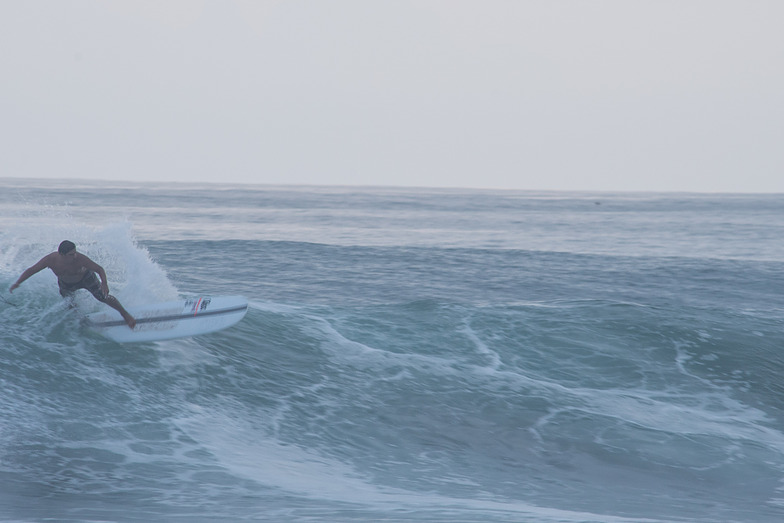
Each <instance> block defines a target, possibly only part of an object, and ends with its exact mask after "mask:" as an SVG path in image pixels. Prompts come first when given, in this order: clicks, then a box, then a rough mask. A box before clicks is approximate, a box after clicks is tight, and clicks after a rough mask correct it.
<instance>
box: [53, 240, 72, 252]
mask: <svg viewBox="0 0 784 523" xmlns="http://www.w3.org/2000/svg"><path fill="white" fill-rule="evenodd" d="M75 250H76V244H74V242H72V241H69V240H64V241H62V242H61V243H60V246H59V247H58V248H57V252H59V253H60V254H61V255H62V256H65V255H66V254H69V253H70V252H71V251H75Z"/></svg>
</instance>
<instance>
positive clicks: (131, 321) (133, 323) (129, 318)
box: [125, 314, 136, 329]
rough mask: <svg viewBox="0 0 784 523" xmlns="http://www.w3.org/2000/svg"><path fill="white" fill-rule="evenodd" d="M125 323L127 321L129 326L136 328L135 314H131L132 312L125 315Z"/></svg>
mask: <svg viewBox="0 0 784 523" xmlns="http://www.w3.org/2000/svg"><path fill="white" fill-rule="evenodd" d="M125 323H127V324H128V326H129V327H130V328H131V329H133V328H135V327H136V320H135V319H134V317H133V316H131V315H130V314H129V315H128V316H126V317H125Z"/></svg>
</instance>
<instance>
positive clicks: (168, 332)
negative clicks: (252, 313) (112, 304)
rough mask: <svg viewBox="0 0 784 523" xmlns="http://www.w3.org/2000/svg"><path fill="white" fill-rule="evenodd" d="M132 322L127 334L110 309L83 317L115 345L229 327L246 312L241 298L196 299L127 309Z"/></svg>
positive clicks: (202, 297) (214, 297) (118, 315)
mask: <svg viewBox="0 0 784 523" xmlns="http://www.w3.org/2000/svg"><path fill="white" fill-rule="evenodd" d="M127 310H128V312H129V313H131V316H133V317H134V318H135V319H136V327H135V328H134V329H133V330H131V328H130V327H128V325H127V324H126V323H125V320H123V319H122V316H120V313H119V312H117V311H116V310H114V309H110V310H108V311H105V312H95V313H93V314H88V315H87V325H88V326H89V327H90V328H91V329H93V330H95V331H97V332H99V333H100V334H102V335H103V336H106V337H107V338H109V339H112V340H114V341H116V342H119V343H129V342H136V341H159V340H169V339H172V338H183V337H187V336H196V335H197V334H206V333H208V332H215V331H218V330H221V329H225V328H226V327H231V326H232V325H234V324H235V323H237V322H238V321H240V320H241V319H242V318H243V317H244V316H245V313H246V312H248V300H246V299H245V298H243V297H242V296H199V297H196V298H188V299H187V300H181V301H171V302H166V303H153V304H150V305H142V306H138V307H128V308H127Z"/></svg>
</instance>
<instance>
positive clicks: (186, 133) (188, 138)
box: [0, 0, 784, 192]
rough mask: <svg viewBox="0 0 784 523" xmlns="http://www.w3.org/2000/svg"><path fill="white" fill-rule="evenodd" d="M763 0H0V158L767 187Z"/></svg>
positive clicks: (330, 176)
mask: <svg viewBox="0 0 784 523" xmlns="http://www.w3.org/2000/svg"><path fill="white" fill-rule="evenodd" d="M782 20H784V2H782V1H781V0H737V1H729V0H571V1H561V0H541V1H525V0H475V1H466V0H394V1H390V0H335V1H330V0H304V1H300V0H266V1H265V0H255V1H250V0H247V1H240V0H236V1H229V0H220V1H210V0H203V1H200V0H171V1H166V0H127V1H124V0H114V1H106V0H69V1H64V0H50V1H40V0H24V1H21V0H0V68H1V70H2V82H0V177H31V178H32V177H47V178H90V179H93V178H95V179H104V180H158V181H175V180H181V181H194V182H202V181H214V182H249V183H272V184H281V183H305V184H348V185H354V184H361V185H410V186H453V187H492V188H514V189H537V190H538V189H555V190H655V191H658V190H669V191H681V190H685V191H706V192H716V191H722V192H724V191H727V192H784V103H783V102H784V30H782Z"/></svg>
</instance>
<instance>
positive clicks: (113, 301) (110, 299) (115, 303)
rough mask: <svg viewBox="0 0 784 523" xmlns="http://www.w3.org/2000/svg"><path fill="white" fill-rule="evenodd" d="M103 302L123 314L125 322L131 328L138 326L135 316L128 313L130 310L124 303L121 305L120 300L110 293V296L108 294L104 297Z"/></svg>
mask: <svg viewBox="0 0 784 523" xmlns="http://www.w3.org/2000/svg"><path fill="white" fill-rule="evenodd" d="M103 302H104V303H105V304H106V305H108V306H109V307H111V308H112V309H114V310H116V311H117V312H119V313H120V314H122V317H123V319H124V320H125V323H127V324H128V326H129V327H130V328H132V329H133V328H134V327H136V320H135V319H134V317H133V316H131V315H130V314H128V311H126V310H125V309H124V308H123V306H122V305H120V301H119V300H118V299H117V298H115V297H114V296H112V295H111V294H109V295H108V296H106V298H104V300H103Z"/></svg>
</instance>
